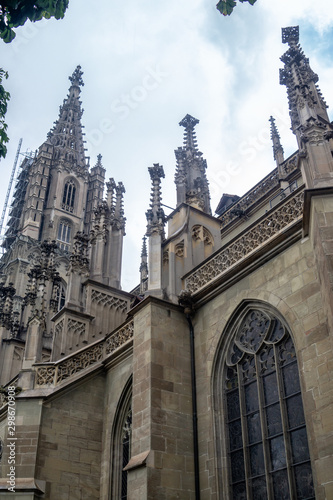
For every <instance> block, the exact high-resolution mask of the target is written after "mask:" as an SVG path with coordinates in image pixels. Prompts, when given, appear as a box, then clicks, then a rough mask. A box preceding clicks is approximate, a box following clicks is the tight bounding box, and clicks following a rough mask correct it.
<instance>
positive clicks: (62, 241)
mask: <svg viewBox="0 0 333 500" xmlns="http://www.w3.org/2000/svg"><path fill="white" fill-rule="evenodd" d="M71 233H72V226H71V224H70V223H69V222H68V221H66V220H62V221H60V224H59V228H58V236H57V243H58V245H59V248H61V249H62V250H65V251H67V252H68V251H69V250H70V242H71Z"/></svg>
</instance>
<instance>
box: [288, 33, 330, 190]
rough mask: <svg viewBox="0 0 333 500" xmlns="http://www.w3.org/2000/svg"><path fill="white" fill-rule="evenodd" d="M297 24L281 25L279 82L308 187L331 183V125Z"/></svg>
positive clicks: (323, 185) (316, 77)
mask: <svg viewBox="0 0 333 500" xmlns="http://www.w3.org/2000/svg"><path fill="white" fill-rule="evenodd" d="M298 39H299V29H298V26H291V27H288V28H283V29H282V42H283V43H287V44H288V45H289V49H288V50H287V52H285V54H284V55H283V56H282V57H281V60H282V62H283V63H284V68H283V69H280V83H281V84H282V85H285V86H286V87H287V94H288V100H289V114H290V118H291V129H292V131H293V132H294V134H295V135H296V138H297V143H298V148H299V151H300V153H301V155H302V156H303V157H307V161H306V162H305V163H304V165H306V169H305V176H306V185H307V187H308V188H313V187H326V186H328V185H332V172H333V158H332V138H333V127H332V125H331V123H330V120H329V118H328V114H327V111H326V108H327V106H326V103H325V101H324V99H323V97H322V95H321V92H320V90H319V88H318V86H317V82H318V76H317V75H316V74H315V73H314V72H313V71H312V69H311V68H310V64H309V59H308V58H307V57H305V55H304V53H303V51H302V49H301V47H300V45H299V43H298Z"/></svg>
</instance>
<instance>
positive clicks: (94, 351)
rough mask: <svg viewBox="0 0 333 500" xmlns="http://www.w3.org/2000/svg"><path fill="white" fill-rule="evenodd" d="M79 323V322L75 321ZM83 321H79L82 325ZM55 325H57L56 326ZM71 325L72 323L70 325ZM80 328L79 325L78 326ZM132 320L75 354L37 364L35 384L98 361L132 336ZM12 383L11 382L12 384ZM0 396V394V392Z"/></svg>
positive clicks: (54, 380)
mask: <svg viewBox="0 0 333 500" xmlns="http://www.w3.org/2000/svg"><path fill="white" fill-rule="evenodd" d="M77 323H79V322H77ZM59 324H60V322H59V323H58V325H59ZM82 324H83V323H81V325H82ZM58 325H57V326H58ZM72 327H73V325H72ZM79 328H80V326H79ZM133 334H134V322H133V320H132V319H131V320H130V321H128V323H126V324H125V325H123V326H122V327H121V328H118V329H117V330H115V331H114V332H113V333H112V334H111V335H109V336H107V337H106V338H105V339H103V340H101V341H99V342H98V343H96V344H94V345H90V346H87V347H86V348H85V349H82V350H81V351H80V352H79V353H77V354H72V355H71V356H68V357H67V358H66V359H64V360H60V361H59V362H57V363H54V364H53V365H52V366H50V365H51V364H47V365H44V366H40V365H39V366H38V367H37V369H36V372H37V373H36V382H35V384H36V386H38V387H41V386H46V385H57V384H60V383H61V382H63V381H64V380H67V379H68V378H70V377H72V376H74V375H76V374H77V373H79V372H80V371H82V370H84V369H86V368H89V367H90V366H93V365H94V364H97V363H100V362H101V361H102V360H103V359H105V358H106V357H107V356H109V355H110V354H112V353H113V352H114V351H115V350H116V349H118V348H119V347H121V346H123V345H125V344H126V343H127V342H129V341H130V340H131V339H132V338H133ZM12 385H13V384H12ZM0 396H1V394H0Z"/></svg>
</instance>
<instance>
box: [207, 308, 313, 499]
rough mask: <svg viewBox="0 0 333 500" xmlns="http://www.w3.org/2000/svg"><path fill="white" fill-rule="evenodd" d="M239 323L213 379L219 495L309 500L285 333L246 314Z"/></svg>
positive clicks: (294, 374)
mask: <svg viewBox="0 0 333 500" xmlns="http://www.w3.org/2000/svg"><path fill="white" fill-rule="evenodd" d="M237 323H238V325H239V326H238V328H237V327H236V328H234V330H236V331H235V332H234V335H233V341H232V343H231V345H230V346H229V349H228V351H227V353H226V355H225V356H224V359H222V357H221V360H220V362H219V368H218V370H217V373H218V375H217V378H216V379H215V383H216V386H215V390H216V391H218V393H219V394H217V400H218V401H219V403H218V404H219V407H220V412H219V413H218V415H219V416H218V417H217V420H218V421H217V434H218V435H219V441H220V444H221V443H225V444H226V445H225V448H224V453H225V456H226V459H227V463H228V467H227V470H226V473H225V476H224V477H223V478H220V479H221V483H222V485H221V488H222V489H223V490H224V492H225V496H226V498H228V499H232V500H245V499H248V500H257V499H258V500H259V499H260V500H264V499H268V500H273V499H274V500H287V499H290V498H293V499H302V500H305V499H308V500H310V499H314V498H315V494H314V487H313V482H312V471H311V463H310V456H309V448H308V440H307V432H306V426H305V418H304V411H303V403H302V395H301V388H300V381H299V373H298V366H297V359H296V353H295V347H294V344H293V341H292V338H291V335H290V332H289V331H288V328H287V327H286V325H285V324H284V323H283V322H282V321H281V320H280V319H278V318H277V317H276V316H275V315H273V314H272V313H271V312H270V311H262V310H259V309H252V310H248V312H247V313H246V314H245V315H243V319H240V320H238V322H237ZM221 418H222V419H223V422H221ZM221 429H223V430H221ZM219 460H220V461H221V460H222V457H221V455H220V456H219ZM220 466H221V464H220Z"/></svg>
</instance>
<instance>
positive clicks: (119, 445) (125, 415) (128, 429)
mask: <svg viewBox="0 0 333 500" xmlns="http://www.w3.org/2000/svg"><path fill="white" fill-rule="evenodd" d="M131 440H132V377H131V378H130V379H129V380H128V382H127V384H126V387H125V389H124V391H123V394H122V396H121V398H120V401H119V405H118V410H117V413H116V416H115V424H114V430H113V438H112V467H111V470H112V476H111V498H112V499H115V500H119V499H121V500H127V498H128V494H127V474H128V473H127V471H126V470H124V468H125V467H126V465H127V464H128V462H129V461H130V457H131Z"/></svg>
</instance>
